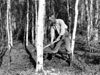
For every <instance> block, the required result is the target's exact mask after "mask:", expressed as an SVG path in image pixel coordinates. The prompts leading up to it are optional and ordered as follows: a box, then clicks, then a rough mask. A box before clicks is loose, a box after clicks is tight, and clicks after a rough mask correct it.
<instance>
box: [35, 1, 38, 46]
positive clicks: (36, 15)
mask: <svg viewBox="0 0 100 75" xmlns="http://www.w3.org/2000/svg"><path fill="white" fill-rule="evenodd" d="M37 17H38V14H37V0H35V34H37V19H38V18H37ZM36 38H37V36H35V42H36ZM35 45H36V44H35Z"/></svg>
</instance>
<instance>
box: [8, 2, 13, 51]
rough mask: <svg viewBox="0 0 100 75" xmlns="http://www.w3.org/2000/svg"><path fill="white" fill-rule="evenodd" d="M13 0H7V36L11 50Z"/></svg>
mask: <svg viewBox="0 0 100 75" xmlns="http://www.w3.org/2000/svg"><path fill="white" fill-rule="evenodd" d="M10 10H11V1H10V0H7V36H8V49H9V50H10V48H11V46H12V45H13V43H12V30H11V28H12V27H11V13H10Z"/></svg>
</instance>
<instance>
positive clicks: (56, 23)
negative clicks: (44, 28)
mask: <svg viewBox="0 0 100 75" xmlns="http://www.w3.org/2000/svg"><path fill="white" fill-rule="evenodd" d="M49 20H50V21H51V22H52V26H51V43H52V44H53V42H54V41H58V42H57V43H56V46H55V48H54V50H55V49H57V50H56V51H58V49H59V47H60V45H61V42H62V41H63V42H65V48H66V50H67V51H68V54H70V53H71V51H70V38H69V34H68V31H67V29H68V27H67V25H66V24H65V22H64V21H63V20H62V19H56V18H55V17H54V15H52V16H51V17H49ZM56 34H58V36H57V35H56ZM56 36H57V37H56ZM55 38H56V40H55Z"/></svg>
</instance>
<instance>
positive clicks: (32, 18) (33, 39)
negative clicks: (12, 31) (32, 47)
mask: <svg viewBox="0 0 100 75" xmlns="http://www.w3.org/2000/svg"><path fill="white" fill-rule="evenodd" d="M32 43H33V44H34V11H33V6H32Z"/></svg>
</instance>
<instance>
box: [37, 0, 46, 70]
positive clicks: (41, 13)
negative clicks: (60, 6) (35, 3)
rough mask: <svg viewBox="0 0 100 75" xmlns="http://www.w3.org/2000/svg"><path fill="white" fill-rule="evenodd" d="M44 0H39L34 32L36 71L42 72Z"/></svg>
mask: <svg viewBox="0 0 100 75" xmlns="http://www.w3.org/2000/svg"><path fill="white" fill-rule="evenodd" d="M44 19H45V0H39V11H38V24H37V34H36V50H37V66H36V72H43V40H44V23H45V20H44Z"/></svg>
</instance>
